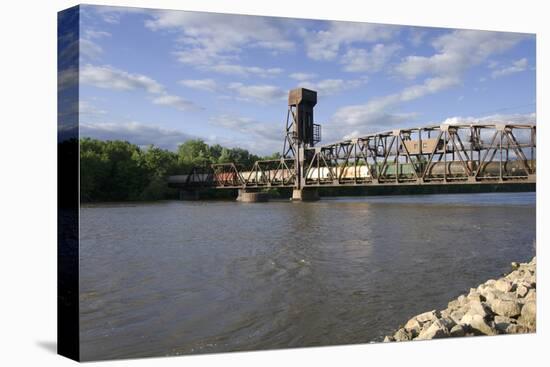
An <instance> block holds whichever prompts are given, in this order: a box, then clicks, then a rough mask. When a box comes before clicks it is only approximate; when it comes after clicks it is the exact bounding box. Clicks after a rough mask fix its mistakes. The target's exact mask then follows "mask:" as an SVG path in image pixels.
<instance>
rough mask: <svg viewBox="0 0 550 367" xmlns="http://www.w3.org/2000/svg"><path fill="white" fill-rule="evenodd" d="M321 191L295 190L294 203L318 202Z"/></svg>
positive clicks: (293, 191) (293, 194)
mask: <svg viewBox="0 0 550 367" xmlns="http://www.w3.org/2000/svg"><path fill="white" fill-rule="evenodd" d="M317 200H319V191H318V190H317V189H303V188H302V189H293V190H292V201H317Z"/></svg>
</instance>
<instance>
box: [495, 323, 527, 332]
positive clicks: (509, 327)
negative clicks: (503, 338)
mask: <svg viewBox="0 0 550 367" xmlns="http://www.w3.org/2000/svg"><path fill="white" fill-rule="evenodd" d="M529 332H531V330H530V329H529V328H528V327H526V326H524V325H518V324H508V325H507V326H506V328H504V330H502V333H503V334H525V333H529Z"/></svg>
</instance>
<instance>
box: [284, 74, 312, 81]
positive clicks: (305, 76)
mask: <svg viewBox="0 0 550 367" xmlns="http://www.w3.org/2000/svg"><path fill="white" fill-rule="evenodd" d="M289 76H290V77H291V78H292V79H295V80H298V81H300V82H303V81H305V80H310V79H313V78H315V77H317V74H315V73H292V74H290V75H289Z"/></svg>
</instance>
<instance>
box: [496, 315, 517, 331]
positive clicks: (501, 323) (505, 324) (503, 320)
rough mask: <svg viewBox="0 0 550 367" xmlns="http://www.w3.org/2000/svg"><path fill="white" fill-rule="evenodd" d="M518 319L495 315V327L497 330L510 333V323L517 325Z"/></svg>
mask: <svg viewBox="0 0 550 367" xmlns="http://www.w3.org/2000/svg"><path fill="white" fill-rule="evenodd" d="M515 324H516V320H515V319H512V318H510V317H506V316H499V315H497V316H495V328H496V329H497V331H499V332H501V333H503V334H508V333H510V325H515Z"/></svg>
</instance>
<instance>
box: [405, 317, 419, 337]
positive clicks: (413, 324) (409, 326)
mask: <svg viewBox="0 0 550 367" xmlns="http://www.w3.org/2000/svg"><path fill="white" fill-rule="evenodd" d="M405 330H407V331H408V332H410V333H411V334H412V336H413V337H415V336H417V335H418V334H419V333H420V330H422V325H421V324H420V322H418V320H417V319H416V317H413V318H412V319H410V320H409V321H407V323H406V324H405Z"/></svg>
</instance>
